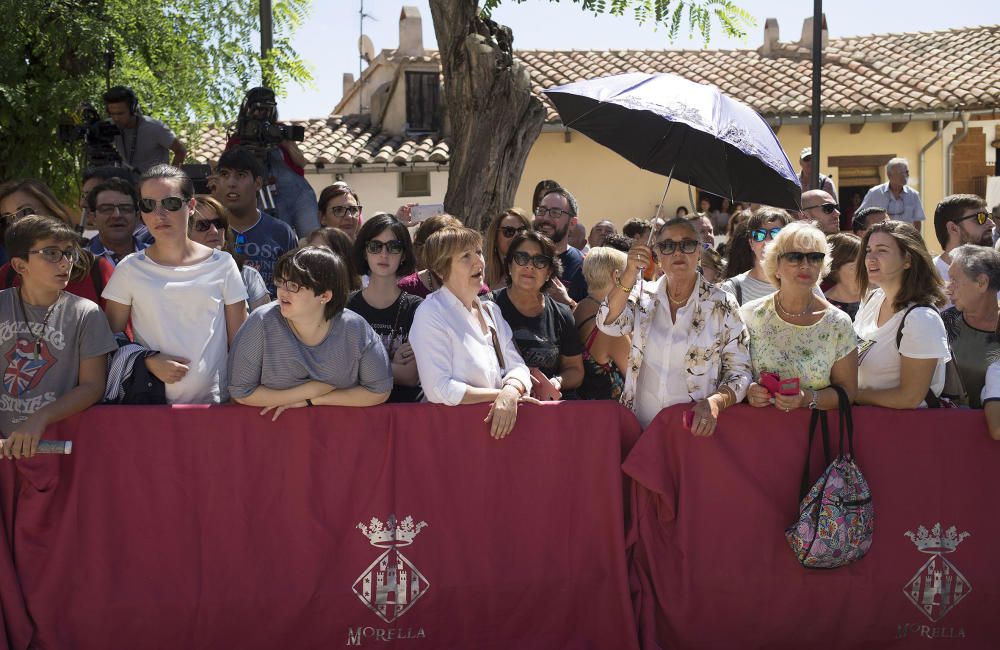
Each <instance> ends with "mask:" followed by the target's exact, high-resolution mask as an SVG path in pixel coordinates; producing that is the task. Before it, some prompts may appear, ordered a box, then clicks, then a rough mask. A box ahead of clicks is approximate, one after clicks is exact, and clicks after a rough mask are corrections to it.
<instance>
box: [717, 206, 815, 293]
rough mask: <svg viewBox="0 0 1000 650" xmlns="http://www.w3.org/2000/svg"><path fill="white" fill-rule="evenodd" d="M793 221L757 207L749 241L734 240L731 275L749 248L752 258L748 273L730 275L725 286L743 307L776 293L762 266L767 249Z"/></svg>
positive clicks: (780, 212) (749, 226)
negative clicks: (738, 259) (738, 248)
mask: <svg viewBox="0 0 1000 650" xmlns="http://www.w3.org/2000/svg"><path fill="white" fill-rule="evenodd" d="M790 221H791V218H790V217H789V216H788V213H787V212H785V211H784V210H780V209H778V208H757V209H756V210H755V211H754V212H753V214H751V215H750V218H749V219H747V222H746V229H747V230H746V232H747V240H746V242H745V243H744V241H743V239H742V238H741V237H734V238H733V242H732V246H731V247H730V249H729V252H728V257H729V260H730V265H731V266H732V269H733V270H731V271H730V273H734V272H736V270H737V269H738V268H739V266H740V265H739V264H738V261H737V263H736V264H733V262H734V261H736V260H734V258H739V257H746V253H747V252H748V249H749V253H750V255H752V258H753V267H752V268H751V269H750V270H749V271H744V272H742V273H739V274H738V275H734V276H731V277H730V278H729V279H728V280H726V281H725V282H724V283H723V284H722V288H723V289H724V290H725V291H728V292H729V293H731V294H733V295H734V296H736V302H737V303H739V304H740V305H744V304H746V303H748V302H750V301H752V300H757V299H758V298H763V297H764V296H766V295H768V294H770V293H774V285H773V284H771V283H770V282H769V281H768V279H767V274H765V273H764V267H763V264H762V262H763V260H764V250H765V249H766V248H767V246H768V245H769V244H770V243H771V241H772V240H773V239H774V238H775V237H776V236H777V235H778V233H779V232H781V229H782V228H784V227H785V226H787V225H788V223H789V222H790ZM737 246H738V247H741V248H740V250H737V249H736V247H737ZM817 291H818V289H817Z"/></svg>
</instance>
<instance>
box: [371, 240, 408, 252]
mask: <svg viewBox="0 0 1000 650" xmlns="http://www.w3.org/2000/svg"><path fill="white" fill-rule="evenodd" d="M383 248H384V249H385V250H386V252H387V253H389V254H390V255H402V253H403V242H401V241H399V240H398V239H391V240H389V241H379V240H377V239H369V240H368V243H366V244H365V250H366V251H368V252H369V253H371V254H372V255H378V254H379V253H381V252H382V249H383Z"/></svg>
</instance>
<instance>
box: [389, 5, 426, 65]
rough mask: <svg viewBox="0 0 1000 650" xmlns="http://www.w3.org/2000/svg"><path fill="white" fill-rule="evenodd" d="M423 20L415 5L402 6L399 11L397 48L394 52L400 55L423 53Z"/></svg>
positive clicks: (419, 54)
mask: <svg viewBox="0 0 1000 650" xmlns="http://www.w3.org/2000/svg"><path fill="white" fill-rule="evenodd" d="M422 22H423V21H421V19H420V10H419V9H417V8H416V7H403V10H402V11H401V12H400V13H399V49H398V50H396V53H397V54H399V55H402V56H423V55H424V31H423V29H424V28H423V24H422Z"/></svg>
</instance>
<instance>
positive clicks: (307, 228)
mask: <svg viewBox="0 0 1000 650" xmlns="http://www.w3.org/2000/svg"><path fill="white" fill-rule="evenodd" d="M272 176H273V177H274V179H275V185H277V190H278V191H277V195H276V196H274V206H275V209H265V207H266V206H264V205H261V209H262V210H264V211H265V212H267V213H268V214H270V215H271V216H272V217H274V218H276V219H280V220H281V221H284V222H285V223H287V224H288V225H289V226H291V227H292V229H293V230H294V231H295V234H297V235H298V236H299V237H305V236H306V235H308V234H309V233H311V232H312V231H313V230H316V229H317V228H319V208H318V206H317V203H316V192H315V191H314V190H313V188H312V186H311V185H310V184H309V181H307V180H306V179H305V178H304V177H302V176H299V175H298V174H296V173H295V172H294V171H292V169H290V168H289V167H288V165H286V164H285V161H284V159H283V158H282V156H281V150H280V149H279V148H278V147H273V148H272V149H271V150H270V151H269V152H268V154H267V170H266V171H265V174H264V182H265V185H266V184H267V182H268V180H269V179H270V178H271V177H272Z"/></svg>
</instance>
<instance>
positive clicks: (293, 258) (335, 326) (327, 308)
mask: <svg viewBox="0 0 1000 650" xmlns="http://www.w3.org/2000/svg"><path fill="white" fill-rule="evenodd" d="M274 286H275V287H276V288H277V290H278V299H277V300H276V301H275V302H273V303H271V304H269V305H266V306H264V307H261V308H260V309H257V310H256V311H254V312H253V313H252V314H250V317H249V318H248V319H247V322H246V323H245V324H244V325H243V327H241V328H240V331H239V333H237V335H236V339H235V340H234V341H233V346H232V350H231V351H230V355H229V365H230V379H229V393H230V395H232V397H233V400H235V401H237V402H239V403H240V404H247V405H249V406H262V407H264V409H263V410H262V411H261V415H267V414H268V413H269V412H270V411H272V410H273V411H274V415H273V417H272V419H277V418H278V416H279V415H281V413H282V412H284V411H286V410H287V409H291V408H301V407H309V406H374V405H376V404H381V403H382V402H384V401H386V399H388V398H389V392H390V391H391V390H392V370H391V369H390V367H389V357H388V355H387V354H386V351H385V347H384V346H383V345H382V341H380V340H379V337H378V335H377V334H376V333H375V332H374V330H372V328H371V327H370V326H369V325H368V323H366V322H365V319H364V318H362V317H361V316H359V315H358V314H355V313H354V312H352V311H351V310H349V309H344V305H345V304H346V303H347V295H348V288H347V264H346V263H345V262H344V260H343V259H341V257H340V256H339V255H337V254H336V253H334V252H333V251H331V250H329V249H327V248H322V247H319V246H306V247H305V248H299V249H297V250H294V251H288V252H287V253H285V254H284V255H282V256H281V257H280V258H279V259H278V262H277V264H276V265H275V267H274Z"/></svg>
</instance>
